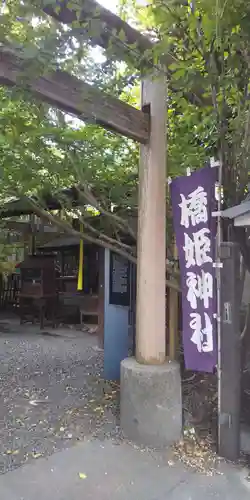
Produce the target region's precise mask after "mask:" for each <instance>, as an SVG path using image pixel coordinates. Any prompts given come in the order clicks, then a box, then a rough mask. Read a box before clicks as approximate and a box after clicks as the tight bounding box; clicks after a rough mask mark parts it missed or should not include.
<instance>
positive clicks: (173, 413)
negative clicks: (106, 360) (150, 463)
mask: <svg viewBox="0 0 250 500" xmlns="http://www.w3.org/2000/svg"><path fill="white" fill-rule="evenodd" d="M121 428H122V431H123V432H124V435H125V436H126V437H127V438H128V439H131V440H132V441H135V442H137V443H138V444H141V445H145V446H150V447H153V448H163V447H165V446H168V445H171V444H173V443H174V442H175V441H178V440H179V439H180V437H181V431H182V400H181V377H180V367H179V364H178V363H176V362H172V361H171V362H167V361H166V363H164V364H163V365H159V366H151V365H142V364H139V363H137V361H136V360H135V358H127V359H125V360H124V361H122V363H121Z"/></svg>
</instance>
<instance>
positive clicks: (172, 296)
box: [168, 241, 179, 361]
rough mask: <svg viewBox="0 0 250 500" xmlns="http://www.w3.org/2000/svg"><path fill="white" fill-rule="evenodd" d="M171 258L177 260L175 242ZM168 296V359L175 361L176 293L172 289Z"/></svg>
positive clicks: (177, 317)
mask: <svg viewBox="0 0 250 500" xmlns="http://www.w3.org/2000/svg"><path fill="white" fill-rule="evenodd" d="M173 258H174V259H175V261H176V259H177V246H176V241H174V243H173ZM176 267H177V265H176V262H175V263H174V269H176ZM168 294H169V301H168V304H169V312H168V314H169V351H168V354H169V359H170V360H171V361H175V360H176V359H177V348H178V333H179V332H178V327H179V321H178V320H179V307H178V298H179V297H178V292H177V291H176V290H174V289H173V288H170V289H169V291H168Z"/></svg>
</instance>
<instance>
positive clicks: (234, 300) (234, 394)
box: [218, 242, 241, 461]
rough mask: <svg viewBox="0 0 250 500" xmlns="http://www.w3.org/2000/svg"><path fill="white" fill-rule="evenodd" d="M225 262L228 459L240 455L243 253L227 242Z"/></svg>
mask: <svg viewBox="0 0 250 500" xmlns="http://www.w3.org/2000/svg"><path fill="white" fill-rule="evenodd" d="M220 254H221V261H222V263H223V268H222V269H221V343H220V353H219V355H220V357H221V363H220V365H221V372H220V379H219V418H218V445H219V446H218V451H219V454H220V455H221V456H222V457H224V458H226V459H228V460H233V461H234V460H237V459H238V458H239V456H240V394H241V345H240V325H239V315H240V314H239V313H240V303H239V300H238V299H239V295H240V294H239V291H238V290H239V286H240V285H239V283H240V252H239V248H238V246H237V245H236V244H235V243H232V242H226V243H225V242H223V243H222V244H221V247H220Z"/></svg>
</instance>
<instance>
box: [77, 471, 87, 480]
mask: <svg viewBox="0 0 250 500" xmlns="http://www.w3.org/2000/svg"><path fill="white" fill-rule="evenodd" d="M78 476H79V478H80V479H87V476H86V474H84V473H83V472H79V473H78Z"/></svg>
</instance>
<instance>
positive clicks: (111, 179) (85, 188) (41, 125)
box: [0, 0, 249, 258]
mask: <svg viewBox="0 0 250 500" xmlns="http://www.w3.org/2000/svg"><path fill="white" fill-rule="evenodd" d="M40 7H41V5H37V6H36V7H34V5H32V3H31V2H29V1H28V0H25V1H24V2H22V3H21V4H20V3H19V2H17V1H15V0H13V1H12V2H10V3H8V6H7V7H6V8H5V10H4V12H3V15H2V17H1V22H0V24H1V40H2V42H3V43H4V44H5V45H6V44H7V45H8V44H9V45H11V46H13V45H14V46H15V47H16V49H17V50H22V53H23V55H24V57H25V59H26V62H27V75H29V72H32V74H33V73H34V71H36V72H37V73H42V72H43V70H44V68H46V69H47V68H48V67H49V68H51V69H53V68H55V67H60V68H62V69H66V70H67V71H70V72H71V73H74V74H75V75H77V76H78V77H80V78H81V77H84V78H85V80H86V81H88V82H91V83H95V84H97V85H98V86H99V87H100V88H102V89H104V90H106V91H108V90H109V89H110V88H111V85H112V91H113V93H114V94H115V95H117V96H118V97H119V98H121V99H125V100H127V101H128V102H130V103H132V104H134V105H138V104H139V102H138V100H139V99H138V97H139V92H138V73H137V72H136V71H135V69H134V68H133V67H130V66H126V65H124V64H120V63H117V62H116V61H115V60H114V59H112V58H108V59H107V58H105V57H103V54H102V53H101V52H98V53H95V56H94V55H93V52H92V50H91V49H90V48H89V47H88V46H87V44H86V41H85V40H83V39H82V37H81V36H80V35H79V33H78V25H77V22H76V23H74V26H73V28H72V31H70V30H69V29H67V28H65V27H63V26H62V25H61V24H60V23H58V22H56V21H55V20H53V19H52V18H50V17H48V16H46V15H44V14H43V13H42V10H41V8H40ZM69 8H77V7H75V3H74V5H71V4H69ZM121 12H122V15H123V17H124V18H129V20H130V21H132V22H133V23H134V24H136V25H137V26H138V28H140V30H141V31H144V33H147V34H148V36H151V37H154V39H157V40H158V43H157V44H156V49H155V51H154V54H153V57H152V54H146V56H147V57H148V59H150V60H153V61H154V62H153V63H152V69H154V70H155V69H157V68H158V67H159V63H160V59H161V60H162V54H163V55H164V54H171V56H172V61H173V62H172V64H171V65H170V66H169V65H168V67H166V68H165V69H164V71H165V72H166V73H167V75H168V79H169V97H168V171H167V175H170V176H175V175H180V174H181V173H183V172H184V171H185V169H186V168H187V167H191V168H198V167H201V166H202V165H203V164H204V162H205V161H206V159H208V158H209V157H210V156H219V158H220V160H221V163H222V169H223V184H224V190H225V203H226V205H229V204H231V203H234V202H237V201H240V200H241V199H242V197H243V196H244V192H245V188H246V184H247V181H248V162H249V6H248V4H245V2H243V0H233V1H232V2H230V3H228V2H226V1H224V0H223V1H222V0H211V1H210V2H205V1H204V0H197V1H193V2H189V1H185V2H184V1H181V0H169V1H168V2H167V4H166V2H164V1H163V0H154V1H152V2H151V3H150V4H149V5H147V6H146V7H142V6H140V7H139V8H138V6H136V3H135V2H134V1H129V0H127V1H125V0H123V2H122V3H121ZM31 26H32V28H31ZM110 51H111V53H112V47H111V48H110ZM97 55H98V57H97ZM132 84H133V87H132ZM132 89H133V90H132ZM0 97H1V102H2V103H3V106H2V111H1V114H0V148H1V160H0V161H1V171H2V177H3V183H2V184H3V186H4V187H3V190H2V196H4V197H6V196H8V195H12V194H13V192H16V194H18V195H20V194H21V195H22V196H23V195H27V194H36V196H37V197H38V198H37V199H38V200H40V201H41V200H42V197H41V193H42V192H44V191H47V190H48V188H49V189H50V190H51V189H53V190H57V189H59V188H61V187H67V186H70V185H77V186H78V187H79V188H80V191H81V194H82V195H83V198H84V200H85V201H86V203H87V202H88V204H93V205H94V206H95V207H96V208H97V209H98V210H99V211H100V212H101V213H103V214H104V215H105V217H106V218H108V220H109V223H108V231H107V226H106V228H105V229H101V230H100V231H101V234H99V235H97V233H96V232H95V231H97V229H96V227H94V226H93V229H90V228H89V227H88V231H90V232H91V234H92V236H93V237H94V235H95V237H96V238H97V239H98V240H99V241H101V244H104V245H105V244H107V242H108V239H107V238H112V239H111V242H112V245H115V247H117V246H118V248H119V249H122V251H125V252H127V253H128V254H129V256H131V255H132V258H134V256H135V243H136V235H135V234H134V232H133V231H132V229H131V228H129V226H128V222H127V220H126V219H125V218H124V208H125V207H127V208H128V207H129V208H130V209H135V210H136V208H137V164H138V149H137V146H136V145H135V144H133V143H132V142H131V141H129V140H126V139H124V138H120V137H117V136H114V135H113V134H111V133H109V132H106V131H103V130H101V129H99V128H98V127H96V126H94V125H92V124H82V125H80V124H79V122H77V123H76V122H74V121H73V122H71V123H70V120H69V118H68V117H65V115H64V114H63V113H61V112H58V111H56V110H52V109H51V108H49V107H48V105H46V104H44V103H38V102H37V101H36V102H35V101H34V100H33V99H32V98H31V96H30V95H29V94H28V93H27V91H25V92H24V91H22V92H16V91H13V90H11V91H10V90H6V89H2V90H1V94H0ZM17 110H18V113H17ZM15 115H16V116H15ZM23 145H25V147H23ZM39 197H40V198H39ZM113 205H119V207H120V209H121V208H122V211H121V215H120V214H119V212H118V213H116V212H112V211H111V207H112V206H113ZM43 208H44V207H43V206H42V204H39V203H38V205H37V211H39V210H40V211H41V210H42V213H43V215H45V213H44V212H43ZM82 215H83V216H84V215H85V213H83V214H82ZM53 219H54V221H55V222H56V223H57V224H59V221H58V220H57V219H56V218H55V217H53ZM84 221H85V223H86V225H85V227H86V228H87V224H89V223H90V224H91V223H92V222H93V221H95V218H93V219H92V220H91V222H89V219H88V222H86V219H85V220H84ZM66 222H67V224H66ZM63 223H64V224H65V228H66V229H67V230H68V231H69V229H70V227H71V229H72V226H71V225H70V224H69V220H67V221H65V220H64V221H63ZM60 224H62V221H60ZM121 227H122V229H123V231H125V232H126V231H128V232H129V234H130V236H132V235H133V238H134V242H133V243H132V245H131V248H130V249H128V248H126V247H125V246H124V245H122V242H121V241H119V239H118V236H117V235H118V233H117V231H118V232H119V230H121ZM111 229H112V230H111ZM98 230H99V229H98ZM105 231H106V232H105ZM111 234H112V236H111ZM104 235H105V236H104ZM115 235H116V236H115ZM85 236H86V234H85ZM109 243H110V241H109Z"/></svg>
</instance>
